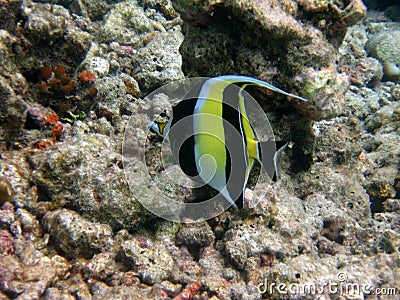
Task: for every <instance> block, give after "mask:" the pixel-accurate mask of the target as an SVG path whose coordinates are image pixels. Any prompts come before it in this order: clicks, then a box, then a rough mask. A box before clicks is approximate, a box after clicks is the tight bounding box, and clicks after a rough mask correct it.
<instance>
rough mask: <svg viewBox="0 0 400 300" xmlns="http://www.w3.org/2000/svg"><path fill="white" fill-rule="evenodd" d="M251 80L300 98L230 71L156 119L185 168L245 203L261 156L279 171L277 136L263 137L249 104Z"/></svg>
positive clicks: (159, 130) (266, 165)
mask: <svg viewBox="0 0 400 300" xmlns="http://www.w3.org/2000/svg"><path fill="white" fill-rule="evenodd" d="M248 85H255V86H259V87H265V88H268V89H270V90H272V91H275V92H278V93H281V94H284V95H286V96H290V97H293V98H296V99H299V100H303V101H307V100H306V99H304V98H302V97H300V96H296V95H293V94H290V93H287V92H285V91H283V90H281V89H279V88H277V87H275V86H273V85H271V84H269V83H267V82H264V81H262V80H258V79H255V78H252V77H247V76H239V75H225V76H219V77H215V78H209V79H204V80H203V81H202V82H201V83H200V84H199V85H198V86H197V87H196V88H193V89H192V90H190V91H189V93H188V95H186V97H185V100H182V101H180V102H179V103H178V104H177V105H175V106H173V108H172V115H171V116H164V117H163V118H158V119H156V120H155V121H154V122H153V123H152V124H151V128H150V130H151V131H153V132H155V133H157V134H158V135H160V136H162V137H165V136H166V135H168V137H169V139H170V144H171V150H172V153H173V155H174V158H175V160H176V162H178V163H179V166H180V167H181V169H182V171H183V172H184V173H185V174H186V175H188V176H190V177H192V178H193V179H195V180H197V181H200V182H202V183H204V184H207V185H209V186H211V187H212V188H214V189H215V190H217V191H218V192H219V193H220V194H222V195H223V196H224V198H225V199H226V200H227V201H229V202H230V204H231V205H233V206H234V207H235V208H242V207H243V204H244V203H243V201H244V191H245V189H246V185H247V182H248V179H249V176H250V171H251V169H252V168H253V165H254V161H255V160H257V161H258V162H259V163H260V165H261V166H262V167H263V168H264V170H265V171H266V172H267V174H268V175H269V177H270V178H271V179H272V178H274V177H276V176H278V158H279V155H280V153H281V152H282V151H283V150H284V148H285V147H286V145H287V143H286V144H285V145H283V146H282V147H279V148H278V149H277V150H276V151H275V149H276V146H275V142H274V141H265V142H261V141H258V140H257V136H256V133H255V131H254V130H253V127H252V126H251V124H250V122H249V120H248V116H247V113H246V107H245V104H246V103H245V93H243V90H244V89H245V88H246V86H248Z"/></svg>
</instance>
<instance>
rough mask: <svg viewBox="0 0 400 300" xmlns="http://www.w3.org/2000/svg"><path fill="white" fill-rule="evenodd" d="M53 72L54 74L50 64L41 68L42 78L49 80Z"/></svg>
mask: <svg viewBox="0 0 400 300" xmlns="http://www.w3.org/2000/svg"><path fill="white" fill-rule="evenodd" d="M51 74H53V71H52V70H51V68H50V67H49V66H43V67H42V68H41V69H40V78H41V79H43V80H47V79H49V78H50V77H51Z"/></svg>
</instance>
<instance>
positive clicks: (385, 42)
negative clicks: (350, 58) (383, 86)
mask: <svg viewBox="0 0 400 300" xmlns="http://www.w3.org/2000/svg"><path fill="white" fill-rule="evenodd" d="M399 39H400V31H387V32H381V33H378V34H376V35H374V36H372V37H371V38H370V39H369V40H368V41H367V43H366V44H365V49H366V50H367V52H368V54H369V55H370V56H373V57H375V58H377V59H379V60H380V61H381V62H382V63H383V69H384V73H385V78H386V79H387V80H394V81H400V50H399V47H398V41H399Z"/></svg>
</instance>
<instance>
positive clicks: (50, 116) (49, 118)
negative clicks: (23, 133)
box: [43, 114, 60, 125]
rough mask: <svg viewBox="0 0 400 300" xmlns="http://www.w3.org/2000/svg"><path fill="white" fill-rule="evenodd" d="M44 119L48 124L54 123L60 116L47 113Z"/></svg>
mask: <svg viewBox="0 0 400 300" xmlns="http://www.w3.org/2000/svg"><path fill="white" fill-rule="evenodd" d="M43 120H44V122H45V123H46V124H50V125H54V124H56V123H57V122H58V121H59V120H60V118H59V117H58V116H57V115H56V114H45V115H44V118H43Z"/></svg>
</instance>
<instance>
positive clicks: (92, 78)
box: [78, 72, 96, 83]
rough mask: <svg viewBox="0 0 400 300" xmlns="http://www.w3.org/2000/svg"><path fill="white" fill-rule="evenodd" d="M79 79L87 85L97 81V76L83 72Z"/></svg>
mask: <svg viewBox="0 0 400 300" xmlns="http://www.w3.org/2000/svg"><path fill="white" fill-rule="evenodd" d="M78 78H79V79H80V80H81V81H83V82H85V83H87V82H91V81H95V80H96V76H95V75H94V74H93V73H89V72H81V73H80V74H79V76H78Z"/></svg>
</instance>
